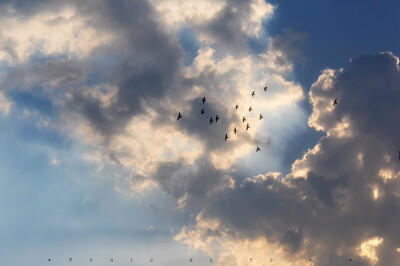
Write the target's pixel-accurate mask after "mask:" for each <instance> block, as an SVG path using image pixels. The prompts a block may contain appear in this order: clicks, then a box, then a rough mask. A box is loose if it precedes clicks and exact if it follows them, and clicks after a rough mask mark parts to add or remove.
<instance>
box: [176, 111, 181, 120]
mask: <svg viewBox="0 0 400 266" xmlns="http://www.w3.org/2000/svg"><path fill="white" fill-rule="evenodd" d="M180 118H182V115H181V113H180V112H179V114H178V119H176V120H179V119H180Z"/></svg>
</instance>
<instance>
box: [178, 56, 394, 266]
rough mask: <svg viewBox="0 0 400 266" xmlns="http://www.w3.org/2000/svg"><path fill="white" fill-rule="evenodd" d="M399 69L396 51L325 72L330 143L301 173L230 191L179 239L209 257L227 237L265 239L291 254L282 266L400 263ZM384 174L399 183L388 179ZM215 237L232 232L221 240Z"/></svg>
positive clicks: (320, 110)
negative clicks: (291, 261)
mask: <svg viewBox="0 0 400 266" xmlns="http://www.w3.org/2000/svg"><path fill="white" fill-rule="evenodd" d="M398 62H399V60H398V58H397V57H395V56H393V55H392V54H391V53H389V52H387V53H381V54H378V55H375V56H369V55H367V56H363V57H361V58H358V59H353V60H351V62H350V66H349V67H348V68H347V69H345V70H340V71H334V70H325V71H324V72H323V73H322V74H321V76H320V77H319V78H318V81H317V82H315V83H314V84H313V86H312V87H311V90H310V94H309V95H310V102H311V103H312V105H313V113H312V115H311V116H310V120H309V125H310V126H313V127H314V128H315V129H317V130H322V131H324V132H326V136H323V137H322V138H321V139H320V140H319V142H318V145H317V146H316V147H315V148H314V149H311V150H309V152H308V153H306V154H305V155H304V157H303V158H302V159H299V160H297V161H296V162H295V163H294V164H293V166H292V173H291V174H289V175H287V176H285V177H281V176H279V174H272V173H268V174H265V175H258V176H256V177H253V178H248V179H246V180H245V181H244V182H242V183H241V184H237V185H236V186H235V188H226V189H224V191H223V192H220V193H219V194H218V196H217V197H215V198H214V199H213V200H212V201H210V202H208V204H207V205H206V206H205V207H204V209H203V211H202V212H201V214H199V215H198V218H197V224H196V225H194V226H193V227H191V228H184V229H183V230H182V231H181V233H180V234H179V235H178V237H177V239H178V240H179V241H183V242H185V243H188V244H189V245H191V246H193V247H199V248H204V249H205V250H206V246H209V245H211V244H212V243H213V244H218V242H222V243H223V241H224V240H225V239H226V240H227V241H229V239H235V240H236V241H239V242H242V243H245V242H246V241H251V242H256V241H260V240H261V239H265V240H266V241H267V243H269V245H277V246H278V247H279V248H282V252H283V253H282V254H283V256H282V258H281V260H282V261H281V262H282V263H285V262H286V263H287V260H288V258H290V257H291V258H296V259H297V261H299V260H300V261H301V260H303V259H305V258H306V257H307V256H309V257H311V258H312V261H314V263H315V264H316V265H325V264H328V262H329V261H328V260H329V258H331V259H333V261H336V262H338V263H343V262H344V261H346V260H348V259H349V258H351V259H352V262H353V263H354V264H355V265H365V264H374V263H379V264H380V265H394V264H395V262H396V261H399V253H398V252H397V248H398V247H399V245H400V242H399V239H400V238H399V235H398V234H397V233H396V232H398V230H397V229H396V228H397V224H398V222H399V220H400V217H399V215H398V213H399V206H400V205H399V201H400V199H399V196H400V195H399V184H398V175H397V174H396V173H398V172H399V170H400V167H399V164H398V147H400V143H399V140H398V137H397V134H396V132H398V125H399V121H398V116H397V113H398V111H399V110H397V109H398V108H399V107H398V105H396V102H398V100H399V99H398V88H399V82H400V72H399V68H398ZM335 98H338V102H339V103H338V105H337V106H335V107H334V108H333V106H332V103H333V100H334V99H335ZM343 121H345V123H346V127H345V128H343ZM340 130H342V131H345V132H351V134H336V133H337V132H338V131H340ZM382 169H391V170H390V171H388V172H385V173H386V174H387V175H391V174H392V175H395V176H391V178H384V177H382V171H384V170H382ZM207 221H214V223H213V224H214V225H213V226H212V225H209V224H208V222H207ZM204 224H207V226H204ZM207 230H213V231H214V232H225V233H224V235H221V234H220V235H221V237H219V238H218V237H217V238H216V237H211V236H208V235H205V233H204V232H206V231H207ZM196 234H200V235H201V237H196V238H193V237H192V236H194V235H196ZM193 239H194V240H193ZM202 243H203V244H202ZM203 245H206V246H203ZM230 255H231V256H233V257H235V253H230ZM277 256H278V255H277Z"/></svg>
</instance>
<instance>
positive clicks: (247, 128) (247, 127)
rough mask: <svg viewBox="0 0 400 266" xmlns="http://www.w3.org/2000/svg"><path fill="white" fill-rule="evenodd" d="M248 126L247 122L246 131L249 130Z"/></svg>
mask: <svg viewBox="0 0 400 266" xmlns="http://www.w3.org/2000/svg"><path fill="white" fill-rule="evenodd" d="M249 128H250V126H249V123H247V126H246V131H247V130H249Z"/></svg>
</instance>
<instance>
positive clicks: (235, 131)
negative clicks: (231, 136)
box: [233, 127, 237, 135]
mask: <svg viewBox="0 0 400 266" xmlns="http://www.w3.org/2000/svg"><path fill="white" fill-rule="evenodd" d="M233 132H234V133H235V135H236V133H237V130H236V127H235V129H234V130H233Z"/></svg>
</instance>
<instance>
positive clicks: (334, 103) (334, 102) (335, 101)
mask: <svg viewBox="0 0 400 266" xmlns="http://www.w3.org/2000/svg"><path fill="white" fill-rule="evenodd" d="M336 104H337V98H336V99H335V100H334V101H333V106H335V105H336Z"/></svg>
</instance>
